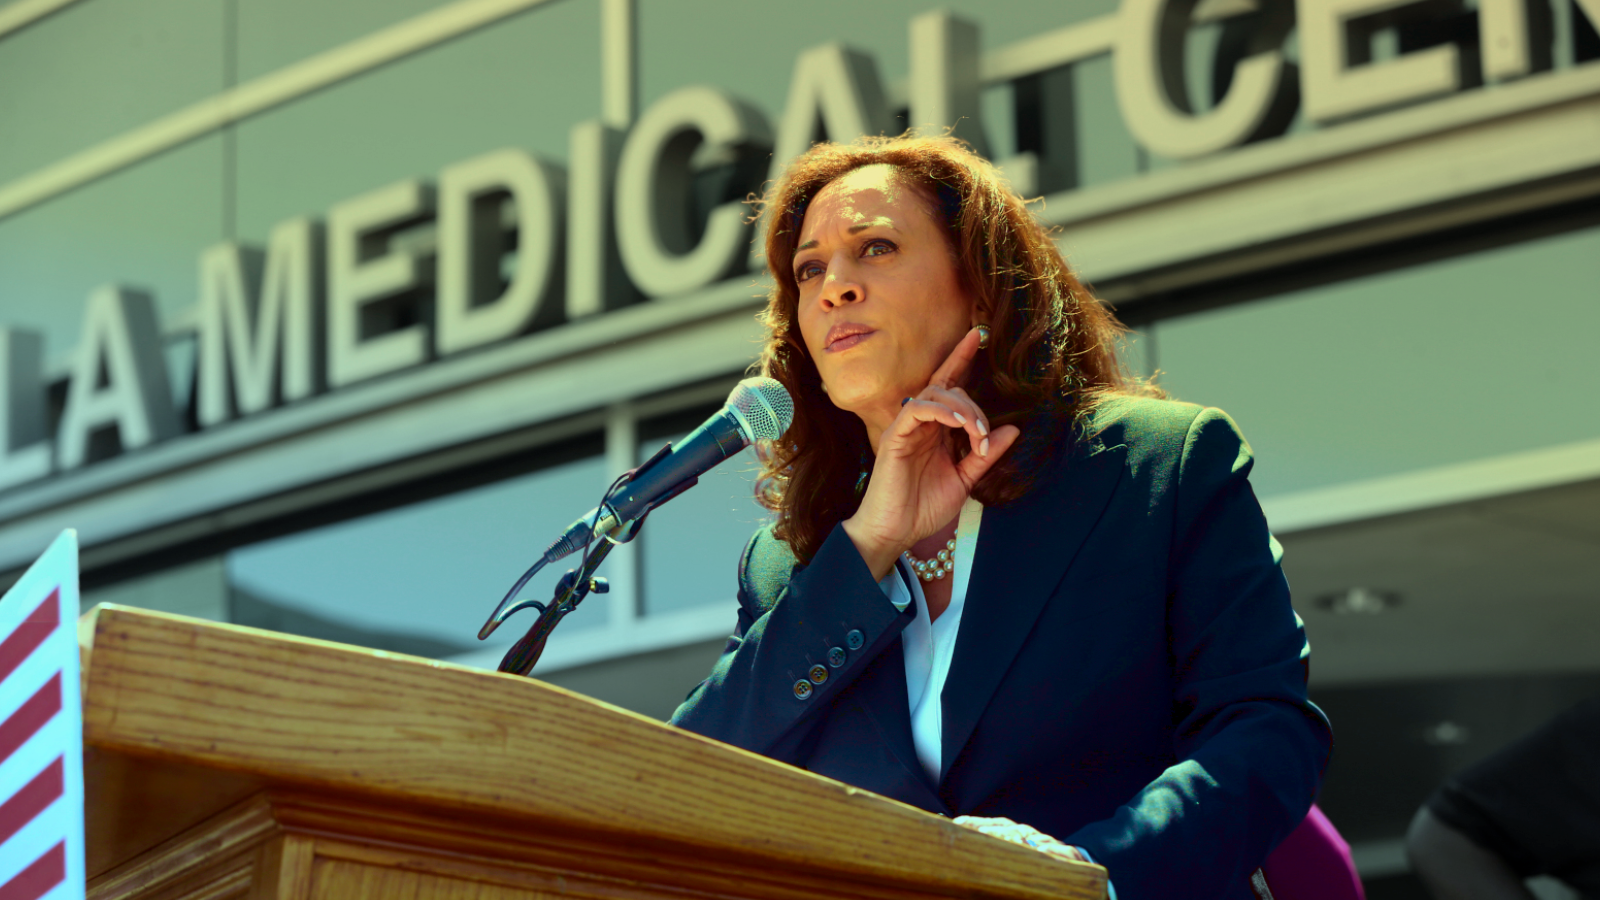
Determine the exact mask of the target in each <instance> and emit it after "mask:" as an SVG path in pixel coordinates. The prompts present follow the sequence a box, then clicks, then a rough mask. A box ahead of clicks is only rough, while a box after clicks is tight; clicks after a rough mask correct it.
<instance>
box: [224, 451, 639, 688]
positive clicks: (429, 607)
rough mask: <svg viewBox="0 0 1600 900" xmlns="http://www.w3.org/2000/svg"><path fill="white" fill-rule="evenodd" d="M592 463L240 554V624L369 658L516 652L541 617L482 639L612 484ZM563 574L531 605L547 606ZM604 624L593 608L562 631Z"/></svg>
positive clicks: (535, 591)
mask: <svg viewBox="0 0 1600 900" xmlns="http://www.w3.org/2000/svg"><path fill="white" fill-rule="evenodd" d="M605 476H606V470H605V461H604V459H603V458H600V457H594V458H589V459H583V460H580V461H577V462H572V463H567V464H564V465H557V466H552V467H550V468H547V469H542V470H540V471H538V472H534V473H532V474H528V475H522V476H519V477H515V478H510V479H506V480H503V481H497V482H495V483H493V484H488V485H484V486H482V487H477V488H472V489H470V490H464V491H460V492H458V493H454V494H450V495H448V496H444V497H439V498H435V499H431V500H426V501H422V502H419V503H414V504H411V505H408V506H403V507H399V508H397V509H391V510H387V511H384V512H381V513H376V514H373V515H368V516H363V517H361V518H357V519H351V520H349V521H345V522H340V523H337V524H334V525H328V526H325V527H321V528H313V529H309V530H306V531H301V532H297V533H295V534H292V535H289V536H287V537H282V538H278V539H275V540H271V541H265V542H262V543H259V544H254V545H251V546H248V547H241V548H239V549H237V550H234V551H233V552H232V553H230V554H229V555H228V559H227V574H228V580H229V583H230V585H231V586H232V595H233V596H232V607H233V608H232V610H231V612H232V615H231V618H232V620H233V621H235V622H238V623H239V624H242V625H254V626H257V627H263V628H271V629H274V630H278V631H286V632H290V633H294V634H302V635H307V636H310V637H319V638H325V639H328V640H337V641H342V642H345V643H353V644H361V645H364V646H368V647H376V648H379V649H386V650H393V651H396V652H402V653H412V654H416V655H420V656H430V657H448V656H454V655H456V654H460V653H464V652H468V651H474V650H483V649H488V648H491V647H493V648H498V649H504V648H506V647H509V646H510V645H511V644H512V643H513V642H514V641H515V640H516V639H517V638H518V637H520V636H521V635H522V634H523V632H525V631H526V630H527V628H528V626H529V625H531V624H533V619H534V616H535V615H536V613H535V612H534V611H532V610H528V611H524V612H521V613H518V614H517V615H516V616H515V617H513V618H512V619H510V620H509V621H508V622H507V623H506V624H505V625H503V626H502V627H501V628H500V630H499V631H497V632H496V633H495V634H494V636H493V637H491V638H490V639H489V640H488V641H484V642H481V643H480V642H479V641H478V639H477V633H478V628H479V627H481V626H482V625H483V622H484V620H485V619H486V618H488V616H489V613H490V612H492V611H493V610H494V606H495V604H496V603H498V602H499V601H500V598H501V597H502V596H503V595H504V593H505V591H506V590H507V589H509V588H510V587H511V585H512V583H513V582H514V581H516V579H517V577H518V576H519V575H521V574H522V572H523V570H524V569H526V568H527V567H528V566H529V565H530V564H531V563H532V562H533V561H534V559H536V558H537V557H538V555H539V554H540V553H542V552H543V551H544V549H545V547H547V546H548V545H549V543H550V542H551V541H552V540H554V539H555V537H556V536H557V535H559V534H560V531H561V529H563V528H564V527H566V525H567V524H568V523H569V522H571V521H572V520H573V519H575V518H577V517H578V516H579V515H580V514H582V513H583V512H584V511H585V510H587V509H589V508H590V507H592V506H594V505H595V503H596V502H597V501H598V500H599V498H600V493H601V491H603V490H604V488H605V485H606V483H607V479H606V477H605ZM566 568H567V566H565V565H563V564H561V563H557V564H555V565H552V566H550V567H548V568H547V569H546V570H545V571H544V572H541V573H540V574H539V576H538V577H537V578H535V579H534V580H533V581H532V582H531V583H530V584H529V585H528V587H527V588H525V589H524V594H525V596H530V597H533V598H534V599H537V600H541V601H542V600H545V599H548V598H549V596H550V593H551V592H552V591H553V590H554V587H555V580H556V578H558V577H559V576H560V574H561V573H562V572H564V571H566ZM605 621H606V603H605V598H604V597H595V596H591V597H590V598H589V600H587V601H586V602H585V603H584V605H582V606H580V607H579V608H578V610H577V611H576V612H574V613H572V614H571V615H569V616H568V617H567V618H566V619H564V620H563V621H562V624H561V630H562V632H564V633H567V634H571V633H572V632H575V631H578V630H580V629H585V628H593V627H596V626H601V625H603V624H604V623H605Z"/></svg>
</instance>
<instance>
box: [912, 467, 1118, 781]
mask: <svg viewBox="0 0 1600 900" xmlns="http://www.w3.org/2000/svg"><path fill="white" fill-rule="evenodd" d="M1079 446H1080V447H1082V446H1083V445H1079ZM1126 454H1127V447H1126V446H1125V445H1122V444H1118V445H1116V446H1113V447H1104V448H1102V447H1088V448H1083V449H1080V450H1078V451H1077V452H1074V453H1072V454H1070V455H1069V456H1068V457H1067V458H1066V459H1064V460H1061V461H1060V462H1058V463H1057V466H1058V467H1059V468H1058V471H1059V472H1060V474H1059V475H1058V476H1057V477H1056V478H1054V479H1051V480H1050V481H1047V482H1045V483H1044V484H1041V485H1039V487H1038V488H1036V489H1035V490H1034V491H1032V492H1031V493H1030V494H1029V495H1028V496H1026V497H1024V498H1023V499H1021V500H1019V501H1018V502H1016V503H1014V504H1010V505H1008V506H1000V507H994V508H992V509H985V510H984V511H983V524H982V525H981V526H980V528H979V531H978V546H977V550H976V552H975V553H974V558H973V561H972V577H971V579H970V580H969V581H968V587H967V598H966V603H965V606H964V607H963V610H962V613H961V626H960V632H959V633H958V634H957V636H956V646H955V651H954V653H953V655H952V657H951V661H950V673H949V676H948V677H947V678H946V680H945V685H944V694H943V696H942V698H941V702H942V704H943V709H942V715H943V724H942V727H941V728H940V767H941V771H940V773H939V776H940V777H939V782H940V784H941V785H942V784H943V783H944V780H945V776H946V775H948V774H949V772H950V766H951V764H952V763H954V762H955V760H956V757H957V756H958V755H959V754H960V753H961V750H962V748H964V747H965V746H966V745H967V741H968V740H969V739H970V738H971V737H972V731H973V729H974V728H976V727H977V724H978V719H979V718H980V717H981V716H982V715H983V711H984V709H985V708H986V707H987V706H988V705H989V700H990V698H991V697H993V696H994V692H995V689H996V688H998V687H999V686H1000V680H1001V679H1002V678H1003V677H1005V674H1006V671H1007V670H1008V669H1009V668H1010V667H1011V661H1012V660H1013V659H1014V658H1015V657H1016V655H1017V652H1018V651H1019V650H1020V649H1021V648H1022V644H1023V642H1024V641H1026V640H1027V638H1028V635H1029V633H1030V632H1031V631H1032V629H1033V623H1034V622H1035V620H1037V619H1038V618H1039V613H1040V612H1041V611H1043V609H1044V606H1045V603H1046V602H1047V601H1049V599H1050V597H1051V596H1052V595H1053V594H1054V593H1055V591H1056V586H1057V585H1058V584H1060V582H1061V579H1062V577H1063V576H1064V575H1065V574H1066V571H1067V569H1068V568H1069V567H1070V566H1071V565H1072V562H1073V560H1074V559H1076V558H1077V555H1078V551H1079V550H1080V549H1081V548H1082V546H1083V543H1084V541H1085V540H1087V539H1088V537H1089V533H1090V532H1091V531H1093V530H1094V527H1095V525H1096V524H1097V523H1098V522H1099V520H1100V516H1101V514H1102V513H1104V511H1105V509H1106V505H1107V504H1108V503H1109V502H1110V500H1111V495H1112V494H1113V493H1115V491H1116V488H1117V485H1118V484H1119V483H1120V482H1121V480H1122V470H1123V460H1124V458H1125V456H1126ZM901 705H902V706H904V705H906V701H905V698H903V697H902V698H901ZM908 715H909V714H908ZM913 758H914V755H913Z"/></svg>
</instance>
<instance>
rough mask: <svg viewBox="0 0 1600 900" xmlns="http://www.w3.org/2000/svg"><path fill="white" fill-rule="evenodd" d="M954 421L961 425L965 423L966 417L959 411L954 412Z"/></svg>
mask: <svg viewBox="0 0 1600 900" xmlns="http://www.w3.org/2000/svg"><path fill="white" fill-rule="evenodd" d="M952 411H953V410H952ZM956 421H957V422H960V423H961V424H963V425H965V424H967V417H966V416H963V415H962V414H961V413H956Z"/></svg>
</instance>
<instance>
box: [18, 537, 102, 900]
mask: <svg viewBox="0 0 1600 900" xmlns="http://www.w3.org/2000/svg"><path fill="white" fill-rule="evenodd" d="M77 621H78V536H77V534H76V532H73V531H70V530H69V531H64V532H62V533H61V536H60V537H58V538H56V540H55V543H53V544H51V545H50V549H49V550H46V551H45V553H44V555H43V556H41V557H39V560H38V561H37V562H35V563H34V564H33V566H32V568H30V569H28V572H27V574H26V575H23V576H22V580H21V581H18V582H17V583H16V584H15V585H13V586H12V588H11V590H9V591H7V592H6V595H5V599H3V600H0V900H42V898H49V900H68V898H82V897H83V895H84V870H83V705H82V703H81V702H80V700H79V697H78V635H77V632H78V629H77Z"/></svg>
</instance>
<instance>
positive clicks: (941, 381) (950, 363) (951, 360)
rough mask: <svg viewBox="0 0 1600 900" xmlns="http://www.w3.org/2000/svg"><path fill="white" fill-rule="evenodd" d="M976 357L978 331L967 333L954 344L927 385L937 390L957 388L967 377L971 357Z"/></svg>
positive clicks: (973, 330)
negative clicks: (953, 347)
mask: <svg viewBox="0 0 1600 900" xmlns="http://www.w3.org/2000/svg"><path fill="white" fill-rule="evenodd" d="M977 355H978V329H976V328H974V329H972V330H971V331H968V332H967V336H966V337H964V338H962V339H961V342H960V343H958V344H956V346H955V349H954V350H951V351H950V355H949V356H947V357H945V358H944V362H942V363H940V364H939V368H937V369H935V370H934V372H933V377H932V378H929V379H928V384H931V385H933V386H934V387H938V388H947V387H953V386H959V385H960V384H961V381H962V379H964V378H966V377H967V369H969V368H971V367H972V359H973V357H975V356H977Z"/></svg>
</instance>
